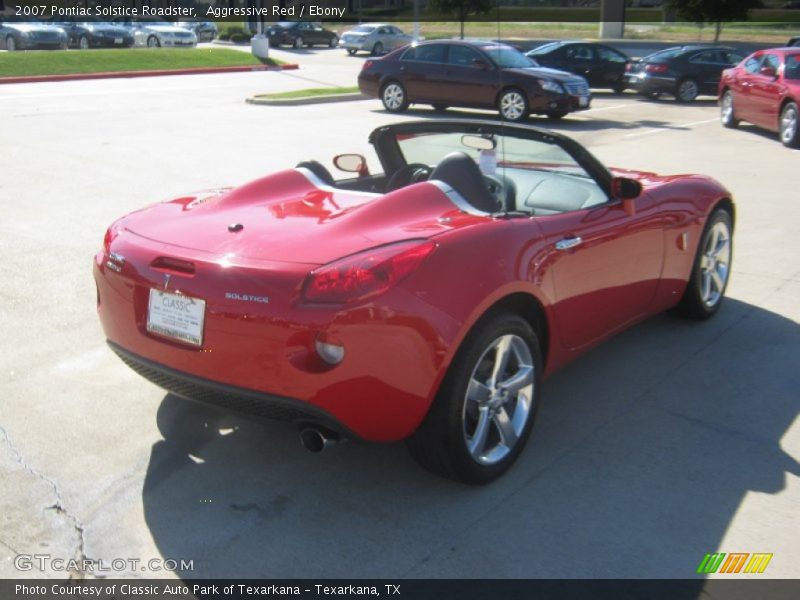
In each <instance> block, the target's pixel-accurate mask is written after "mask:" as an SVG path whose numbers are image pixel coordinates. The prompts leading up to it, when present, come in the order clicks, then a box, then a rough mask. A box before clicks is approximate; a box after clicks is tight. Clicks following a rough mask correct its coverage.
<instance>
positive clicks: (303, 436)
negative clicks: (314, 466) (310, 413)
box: [300, 427, 339, 454]
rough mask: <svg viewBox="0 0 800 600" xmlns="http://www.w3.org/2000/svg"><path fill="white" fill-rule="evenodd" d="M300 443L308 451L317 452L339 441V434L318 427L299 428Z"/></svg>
mask: <svg viewBox="0 0 800 600" xmlns="http://www.w3.org/2000/svg"><path fill="white" fill-rule="evenodd" d="M300 443H301V444H303V447H304V448H305V449H306V450H308V451H309V452H314V453H315V454H316V453H319V452H322V451H323V450H325V449H326V448H331V447H333V446H335V445H336V444H338V443H339V436H338V435H337V434H336V433H334V432H332V431H327V430H323V429H320V428H318V427H306V428H304V429H301V430H300Z"/></svg>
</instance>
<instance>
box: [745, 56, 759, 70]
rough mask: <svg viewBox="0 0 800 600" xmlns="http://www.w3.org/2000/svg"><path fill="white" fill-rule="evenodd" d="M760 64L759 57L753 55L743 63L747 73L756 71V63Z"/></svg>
mask: <svg viewBox="0 0 800 600" xmlns="http://www.w3.org/2000/svg"><path fill="white" fill-rule="evenodd" d="M760 64H761V57H760V56H754V57H753V58H751V59H750V60H748V61H747V62H746V63H744V70H745V71H747V72H748V73H758V65H760Z"/></svg>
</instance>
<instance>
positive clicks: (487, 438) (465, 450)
mask: <svg viewBox="0 0 800 600" xmlns="http://www.w3.org/2000/svg"><path fill="white" fill-rule="evenodd" d="M501 340H509V341H510V344H511V345H510V346H509V348H510V350H509V354H508V356H509V357H510V358H508V360H507V362H506V364H505V367H504V368H503V369H502V370H501V373H503V375H501V377H506V375H507V374H508V371H509V370H510V369H512V368H514V366H516V369H517V370H516V372H512V373H511V375H509V376H508V377H507V378H506V379H505V381H510V380H511V379H512V378H513V377H514V376H520V374H521V373H522V368H523V365H524V364H526V363H527V361H529V362H530V365H529V366H530V369H531V371H530V372H529V375H527V376H526V378H525V381H528V380H529V381H530V383H529V384H527V385H526V386H524V387H523V388H522V389H521V390H519V391H518V392H517V393H516V394H514V395H513V396H512V395H510V394H505V393H502V392H500V391H497V392H494V393H492V394H491V395H489V396H488V400H485V401H480V402H479V401H476V400H475V399H474V397H473V399H468V398H467V390H468V389H469V388H470V387H471V385H470V382H471V381H473V379H474V380H477V381H480V380H481V379H482V378H483V377H484V376H485V375H484V374H485V373H487V368H488V371H491V369H492V366H493V365H494V363H495V361H496V360H497V357H498V356H499V354H498V350H497V349H496V344H498V343H500V342H501ZM541 372H542V358H541V352H540V350H539V341H538V338H537V335H536V332H535V331H534V329H533V328H532V327H531V325H530V323H528V322H527V321H526V320H524V319H523V318H521V317H520V316H519V315H516V314H513V313H508V312H496V313H494V314H491V315H489V316H487V317H485V318H484V319H483V320H481V321H480V322H479V323H478V324H477V325H476V326H475V328H474V329H473V330H472V331H471V332H470V333H469V335H468V336H467V337H466V339H465V340H464V342H463V343H462V345H461V348H459V350H458V353H457V354H456V356H455V357H454V359H453V363H452V364H451V365H450V369H449V370H448V372H447V375H446V376H445V378H444V381H443V382H442V386H441V388H440V389H439V392H438V394H437V395H436V398H435V399H434V401H433V404H432V405H431V408H430V410H429V411H428V415H427V416H426V417H425V420H424V421H423V422H422V424H421V425H420V426H419V428H418V429H417V431H416V432H414V434H413V435H412V436H411V437H410V438H408V440H407V441H406V445H407V446H408V449H409V451H410V453H411V455H412V456H413V457H414V459H415V460H416V461H417V462H419V463H420V464H421V465H422V466H423V467H425V468H426V469H428V470H429V471H431V472H433V473H436V474H437V475H441V476H443V477H448V478H450V479H455V480H457V481H461V482H463V483H467V484H471V485H482V484H486V483H489V482H491V481H493V480H495V479H497V478H498V477H500V476H501V475H502V474H503V473H505V472H506V471H507V470H508V469H509V467H511V465H512V464H513V463H514V461H515V460H516V459H517V457H518V456H519V454H520V452H521V451H522V449H523V447H524V446H525V442H526V441H527V439H528V436H529V435H530V432H531V428H532V427H533V424H534V421H535V420H536V414H537V412H538V408H539V389H540V383H541ZM487 381H490V380H487ZM501 388H502V386H498V388H497V389H498V390H499V389H501ZM476 389H477V391H478V392H480V391H481V388H476ZM482 389H483V390H489V389H490V388H488V387H484V388H482ZM488 393H489V392H488V391H487V394H488ZM512 393H513V392H512ZM528 396H530V397H528ZM526 402H527V406H526ZM490 405H491V406H490ZM512 407H513V408H512ZM520 410H521V411H524V412H522V413H518V412H517V411H520ZM509 411H511V414H509ZM501 412H502V415H504V416H501ZM518 414H519V417H518ZM476 415H477V417H476ZM512 415H513V416H512ZM509 418H510V421H511V422H509ZM517 419H519V421H518V422H516V423H513V421H516V420H517ZM473 421H475V423H473ZM502 421H504V422H505V423H506V427H504V428H503V429H504V430H505V431H507V432H509V433H511V434H513V435H510V436H509V437H508V438H504V437H503V434H501V428H500V426H499V425H498V423H499V422H502ZM481 422H485V423H486V425H485V427H483V428H482V429H481V426H480V423H481ZM473 427H474V428H473ZM508 427H512V430H508ZM468 430H471V432H472V435H470V433H469V431H468ZM479 430H482V431H485V434H484V435H483V436H481V435H480V434H479V433H478V432H479ZM506 435H508V433H506ZM476 436H478V439H477V440H476V439H475V437H476ZM503 439H506V440H511V443H510V445H506V444H504V443H502V440H503ZM481 440H483V441H482V442H481ZM469 444H472V445H474V448H473V450H470V448H469V446H468V445H469ZM493 444H494V445H493ZM490 446H491V448H490ZM487 448H489V449H488V450H486V449H487ZM484 450H486V452H487V454H486V455H485V456H484V455H483V454H482V452H483V451H484ZM475 454H477V457H476V456H475Z"/></svg>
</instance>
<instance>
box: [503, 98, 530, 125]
mask: <svg viewBox="0 0 800 600" xmlns="http://www.w3.org/2000/svg"><path fill="white" fill-rule="evenodd" d="M525 109H526V105H525V98H523V96H522V94H521V93H519V92H517V91H510V92H506V93H505V94H503V97H502V98H500V114H501V115H502V116H503V118H504V119H507V120H509V121H519V120H520V119H522V117H523V116H524V115H525Z"/></svg>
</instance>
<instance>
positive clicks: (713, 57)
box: [689, 50, 723, 64]
mask: <svg viewBox="0 0 800 600" xmlns="http://www.w3.org/2000/svg"><path fill="white" fill-rule="evenodd" d="M689 60H690V61H691V62H693V63H703V64H719V63H721V62H723V60H722V56H721V55H720V53H719V51H717V50H706V51H705V52H699V53H697V54H695V55H694V56H692V58H690V59H689Z"/></svg>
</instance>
